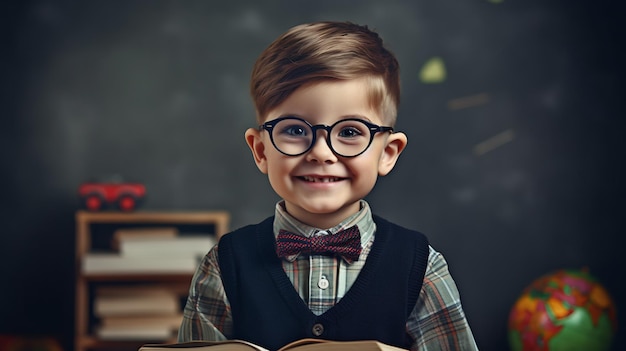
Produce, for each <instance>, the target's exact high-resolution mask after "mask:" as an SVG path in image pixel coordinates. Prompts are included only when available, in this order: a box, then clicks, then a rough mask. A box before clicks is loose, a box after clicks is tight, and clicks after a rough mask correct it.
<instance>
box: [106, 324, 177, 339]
mask: <svg viewBox="0 0 626 351" xmlns="http://www.w3.org/2000/svg"><path fill="white" fill-rule="evenodd" d="M96 334H97V335H98V337H99V338H100V339H102V340H109V341H113V340H115V341H131V340H154V341H166V340H169V339H172V338H173V337H175V336H176V330H173V329H172V328H170V327H167V326H162V327H153V326H151V327H133V328H128V327H100V328H98V329H96Z"/></svg>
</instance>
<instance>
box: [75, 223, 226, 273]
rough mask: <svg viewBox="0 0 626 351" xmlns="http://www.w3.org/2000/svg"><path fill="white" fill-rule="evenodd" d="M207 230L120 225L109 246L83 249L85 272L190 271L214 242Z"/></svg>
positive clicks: (191, 271)
mask: <svg viewBox="0 0 626 351" xmlns="http://www.w3.org/2000/svg"><path fill="white" fill-rule="evenodd" d="M215 242H216V241H215V239H214V236H212V235H209V234H198V235H189V234H187V235H180V234H179V233H178V231H177V229H176V228H140V229H122V230H118V231H116V232H115V233H114V235H113V240H112V244H111V246H112V250H111V251H108V252H90V253H87V254H86V255H85V257H84V259H83V261H82V271H83V273H85V274H192V273H193V272H194V271H195V269H196V267H197V266H198V263H199V262H200V260H201V259H202V257H203V256H204V255H205V254H206V253H207V252H208V251H209V250H210V249H211V247H213V245H215Z"/></svg>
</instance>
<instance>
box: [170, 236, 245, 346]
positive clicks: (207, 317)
mask: <svg viewBox="0 0 626 351" xmlns="http://www.w3.org/2000/svg"><path fill="white" fill-rule="evenodd" d="M232 325H233V323H232V314H231V310H230V304H229V302H228V298H227V297H226V292H225V291H224V285H223V283H222V278H221V274H220V269H219V263H218V255H217V245H215V246H214V247H213V248H212V249H211V250H210V251H209V253H207V254H206V256H205V257H204V258H203V259H202V262H201V263H200V265H199V266H198V269H197V270H196V272H195V274H194V276H193V278H192V280H191V286H190V288H189V297H188V298H187V303H186V305H185V309H184V311H183V321H182V323H181V326H180V329H179V330H178V342H185V341H193V340H225V339H227V338H229V337H230V336H231V334H232Z"/></svg>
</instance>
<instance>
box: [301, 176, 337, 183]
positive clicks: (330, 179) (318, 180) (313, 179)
mask: <svg viewBox="0 0 626 351" xmlns="http://www.w3.org/2000/svg"><path fill="white" fill-rule="evenodd" d="M299 178H300V179H302V180H304V181H305V182H311V183H333V182H338V181H341V180H343V178H339V177H311V176H302V177H299Z"/></svg>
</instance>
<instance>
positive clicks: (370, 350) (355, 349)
mask: <svg viewBox="0 0 626 351" xmlns="http://www.w3.org/2000/svg"><path fill="white" fill-rule="evenodd" d="M176 349H186V350H189V351H269V350H267V349H265V348H263V347H261V346H258V345H255V344H253V343H250V342H247V341H243V340H225V341H189V342H183V343H176V344H145V345H143V346H142V347H141V348H140V349H139V351H175V350H176ZM322 350H326V351H402V350H405V349H401V348H399V347H395V346H391V345H387V344H383V343H381V342H378V341H375V340H359V341H330V340H320V339H302V340H297V341H294V342H292V343H289V344H287V345H285V346H283V347H281V348H280V349H278V351H322ZM181 351H182V350H181Z"/></svg>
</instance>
